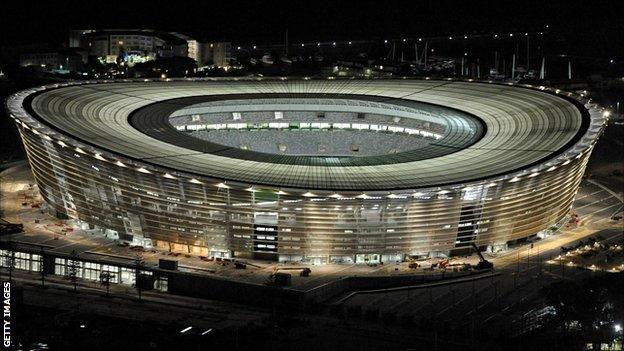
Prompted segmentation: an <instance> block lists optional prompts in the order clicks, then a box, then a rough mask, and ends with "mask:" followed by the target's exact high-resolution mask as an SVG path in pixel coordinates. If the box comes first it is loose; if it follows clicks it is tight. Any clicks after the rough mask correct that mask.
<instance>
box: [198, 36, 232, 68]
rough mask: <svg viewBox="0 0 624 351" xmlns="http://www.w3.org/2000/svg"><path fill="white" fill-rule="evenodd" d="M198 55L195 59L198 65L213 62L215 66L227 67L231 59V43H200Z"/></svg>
mask: <svg viewBox="0 0 624 351" xmlns="http://www.w3.org/2000/svg"><path fill="white" fill-rule="evenodd" d="M198 49H199V53H200V56H199V57H198V59H196V60H195V61H197V64H198V65H199V66H203V65H205V64H213V65H215V66H217V67H228V66H229V65H230V61H231V60H232V44H231V43H229V42H220V43H200V45H199V47H198Z"/></svg>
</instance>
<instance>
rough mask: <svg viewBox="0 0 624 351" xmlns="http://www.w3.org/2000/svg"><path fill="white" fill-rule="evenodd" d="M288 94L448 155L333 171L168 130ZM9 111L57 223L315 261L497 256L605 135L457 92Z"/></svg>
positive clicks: (324, 162) (496, 91)
mask: <svg viewBox="0 0 624 351" xmlns="http://www.w3.org/2000/svg"><path fill="white" fill-rule="evenodd" d="M285 97H289V98H290V99H291V101H290V102H289V103H291V102H292V99H304V100H305V101H303V100H302V101H303V102H302V103H309V101H308V100H310V99H314V98H318V99H334V100H335V101H338V102H335V101H334V102H327V101H324V102H322V103H323V104H325V105H327V104H335V105H336V106H338V105H340V104H343V103H342V102H341V101H342V100H345V99H347V97H351V98H350V100H359V101H361V104H359V105H360V107H359V108H361V109H364V110H366V108H387V109H394V110H397V111H399V110H401V111H403V110H405V111H403V112H401V111H399V112H395V114H396V113H406V114H409V113H420V114H421V117H422V118H423V119H425V120H426V119H429V121H430V122H432V123H438V124H439V125H443V126H444V127H445V130H444V135H443V136H442V137H441V138H440V143H439V144H438V145H437V146H436V145H434V146H435V147H437V148H438V149H439V148H441V147H447V148H454V149H453V150H452V152H439V154H436V152H438V151H437V150H438V149H435V150H434V149H431V148H434V146H428V147H429V148H430V149H431V150H433V151H432V152H433V153H432V155H433V156H432V157H418V155H417V154H418V153H417V152H412V153H408V152H406V153H399V154H397V155H388V156H386V157H383V158H381V159H380V158H379V157H377V158H371V159H368V158H367V157H362V158H358V157H355V158H351V159H344V160H345V161H344V162H340V161H335V159H334V158H332V157H319V156H315V157H313V158H309V159H306V158H298V159H295V158H287V157H283V156H281V155H270V154H269V155H267V154H266V153H253V152H244V151H245V150H239V149H232V148H227V149H224V148H219V147H214V145H211V144H206V145H205V146H203V147H204V149H202V150H198V149H197V148H196V147H193V146H189V145H190V144H189V143H187V142H188V140H186V141H184V140H182V139H184V138H182V139H180V138H177V137H176V136H175V134H172V133H171V130H175V129H174V128H172V127H171V125H170V124H168V122H167V121H168V118H173V117H175V116H176V114H177V115H180V114H183V112H180V111H185V110H189V111H190V110H193V109H197V108H200V110H201V108H209V107H210V106H209V105H210V101H226V102H227V101H231V100H235V99H241V98H242V99H260V98H262V99H264V100H265V101H264V102H263V103H265V104H267V102H266V100H267V99H269V102H268V104H270V103H271V101H270V99H273V98H274V99H277V100H276V101H275V102H276V103H278V102H279V99H283V98H285ZM306 99H307V100H306ZM6 103H7V108H8V110H9V113H10V115H11V116H12V117H13V118H14V119H15V121H16V123H17V126H18V129H19V131H20V133H21V136H22V140H23V142H24V146H25V148H26V151H27V154H28V159H29V162H30V164H31V166H32V171H33V174H34V176H35V179H36V182H37V184H38V186H39V189H40V191H41V194H42V196H43V198H44V199H45V201H46V203H47V204H48V205H49V206H50V207H51V208H52V209H53V210H54V211H56V212H58V213H63V214H67V215H68V216H69V217H71V218H77V219H80V220H82V221H85V222H88V223H90V224H93V225H97V226H99V227H101V228H106V229H109V230H111V231H113V232H116V233H117V234H118V235H119V237H120V238H121V239H124V240H128V241H134V242H135V243H139V244H146V243H152V244H154V245H156V246H161V247H171V248H173V249H176V250H187V251H188V252H191V253H197V254H209V255H225V256H227V255H234V256H242V257H252V256H254V255H256V254H258V255H256V256H257V257H268V258H273V259H277V258H278V257H279V258H280V259H285V260H286V259H293V260H295V259H301V258H315V259H318V260H320V261H321V262H327V261H335V260H339V261H344V260H347V261H349V260H352V259H355V260H360V258H361V257H364V256H366V258H367V259H368V258H369V256H370V257H372V256H375V257H377V256H378V257H379V259H381V260H386V261H389V260H399V259H402V258H403V257H404V255H407V254H417V253H423V252H431V251H440V252H449V251H452V250H454V249H457V248H462V247H465V246H468V245H470V243H472V242H475V243H476V244H477V245H479V246H483V245H499V244H501V245H504V244H505V243H507V242H509V241H512V240H516V239H520V238H524V237H527V236H530V235H533V234H536V233H538V232H540V231H542V230H545V229H549V228H551V227H552V226H554V225H557V224H558V223H561V221H562V220H563V219H564V218H565V217H566V215H567V214H568V211H569V210H570V207H571V205H572V201H573V199H574V196H575V194H576V191H577V189H578V186H579V183H580V181H581V177H582V175H583V173H584V170H585V166H586V164H587V162H588V159H589V156H590V154H591V150H592V147H593V145H594V144H595V142H596V140H597V139H598V137H599V136H600V134H601V133H602V131H603V128H604V126H605V123H606V117H605V114H603V111H602V110H601V109H600V108H599V107H598V106H595V105H593V104H592V103H591V102H590V101H587V99H586V98H584V97H583V96H576V95H573V94H570V93H563V92H560V91H559V90H556V91H555V90H553V89H549V88H545V87H530V86H524V85H521V86H515V85H510V84H492V83H489V84H488V83H487V82H472V81H460V80H444V81H437V80H429V79H423V80H307V79H297V80H292V79H262V80H257V79H254V80H251V79H250V80H244V79H238V80H223V79H206V80H200V79H196V80H190V79H186V80H155V81H144V80H140V81H138V80H134V81H123V82H119V81H115V82H113V81H110V82H107V81H97V82H79V83H64V84H55V85H51V86H44V87H40V88H36V89H31V90H26V91H22V92H20V93H17V94H15V95H13V96H11V97H10V98H9V99H7V101H6ZM320 103H321V102H319V104H320ZM367 104H368V105H367ZM371 104H372V105H371ZM343 105H344V104H343ZM367 106H368V107H367ZM388 106H390V107H388ZM392 106H394V107H392ZM271 108H275V107H274V106H272V107H271ZM281 108H282V109H284V108H285V109H287V108H288V107H284V104H282V107H281ZM323 108H324V109H327V108H331V106H330V107H327V106H324V107H323ZM336 108H338V107H336ZM402 109H403V110H402ZM409 109H412V110H409ZM146 111H148V112H149V113H147V112H146ZM410 111H411V112H410ZM414 111H416V112H414ZM449 111H450V112H449ZM453 111H455V112H453ZM196 112H197V110H196ZM189 113H190V112H189ZM141 115H142V116H141ZM163 116H164V117H163ZM172 116H173V117H172ZM405 116H407V117H406V118H409V115H405ZM163 121H164V122H163ZM470 121H473V122H474V121H478V123H476V122H475V123H473V122H470ZM475 128H477V129H479V131H476V130H475ZM466 131H472V133H477V132H478V133H481V134H479V135H478V138H477V137H473V136H472V135H473V134H470V135H468V134H466V133H465V132H466ZM474 135H477V134H474ZM462 138H463V139H462ZM458 140H459V141H458ZM198 142H199V141H198ZM445 143H447V144H445ZM432 145H433V143H432ZM427 150H429V149H427ZM427 152H429V151H427ZM356 159H357V160H356ZM349 160H351V161H349ZM353 160H356V161H357V162H355V161H354V162H352V161H353ZM362 255H364V256H362Z"/></svg>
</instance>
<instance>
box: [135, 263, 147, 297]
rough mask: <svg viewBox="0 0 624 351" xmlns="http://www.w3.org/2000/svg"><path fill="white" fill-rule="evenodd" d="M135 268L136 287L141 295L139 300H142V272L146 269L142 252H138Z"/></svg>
mask: <svg viewBox="0 0 624 351" xmlns="http://www.w3.org/2000/svg"><path fill="white" fill-rule="evenodd" d="M134 267H135V272H134V277H135V278H134V287H135V288H136V290H137V293H138V294H139V300H141V292H142V291H143V286H141V271H142V270H143V269H144V268H145V259H144V258H143V253H142V252H137V254H136V257H135V259H134Z"/></svg>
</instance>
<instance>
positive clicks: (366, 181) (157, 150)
mask: <svg viewBox="0 0 624 351" xmlns="http://www.w3.org/2000/svg"><path fill="white" fill-rule="evenodd" d="M244 94H254V96H270V94H292V95H293V96H296V95H297V94H305V95H307V96H313V95H316V94H323V96H324V97H331V96H332V95H341V96H346V95H353V96H360V97H361V96H368V97H373V98H377V99H379V98H381V99H382V100H384V101H386V100H387V101H389V103H391V102H392V101H394V100H393V99H400V100H403V101H418V102H422V103H428V104H434V105H439V106H447V107H449V108H452V109H456V110H459V111H463V112H465V113H466V114H469V115H471V116H475V117H476V118H477V119H478V120H480V121H481V122H482V123H483V125H484V126H485V131H484V133H483V135H482V136H481V137H480V139H479V140H477V141H476V142H475V143H473V144H471V145H470V146H467V147H465V148H463V149H460V150H456V151H455V152H452V153H450V154H446V155H444V156H440V157H434V158H426V159H419V160H415V161H408V162H395V163H386V164H373V165H367V164H362V165H351V164H335V165H332V164H320V165H319V164H312V165H308V164H296V163H293V164H291V163H287V162H286V163H284V162H274V161H273V160H270V159H262V158H258V159H254V158H253V157H241V156H240V155H236V154H227V155H226V156H224V155H221V154H219V153H218V152H212V153H210V152H209V153H206V152H201V151H197V150H192V149H190V148H186V147H181V146H178V145H173V144H171V143H167V142H165V141H163V140H159V139H156V138H154V137H152V136H150V135H148V134H145V133H143V132H141V131H139V130H137V129H136V128H135V127H134V126H133V125H132V124H131V123H130V121H129V120H130V117H131V115H133V113H134V112H135V111H137V110H139V109H142V108H145V107H147V106H158V104H160V103H163V102H166V101H168V100H170V101H174V100H172V99H188V98H194V97H202V98H201V99H205V97H207V96H225V95H237V96H238V95H244ZM267 94H269V95H267ZM31 99H32V100H31ZM25 105H26V108H27V110H28V109H31V108H32V110H31V111H30V112H31V114H34V115H35V116H34V117H35V118H36V119H38V120H40V121H42V122H44V123H45V124H46V125H48V126H50V127H52V128H53V129H55V130H56V131H58V132H59V133H61V134H63V135H65V136H66V137H69V138H70V140H71V138H75V139H77V140H79V141H80V142H82V143H86V144H89V145H92V146H93V147H95V148H96V149H98V150H105V151H108V152H110V153H112V154H114V155H120V156H121V157H127V158H131V159H134V160H138V161H141V162H144V163H148V164H151V165H154V166H159V167H165V168H167V169H170V170H178V171H181V172H187V173H192V174H195V175H200V176H205V177H210V178H214V179H218V180H223V181H233V182H241V183H249V184H257V185H267V186H272V187H284V188H299V189H310V190H312V189H321V190H353V191H356V190H362V191H363V190H393V189H412V188H422V187H434V186H438V185H448V184H454V183H466V182H470V181H474V180H480V179H486V178H490V177H492V176H494V175H502V174H508V173H511V172H516V171H518V170H523V169H528V168H530V167H544V166H545V165H546V163H547V161H549V160H552V159H554V158H556V156H557V155H561V154H563V153H564V152H566V153H567V152H570V150H572V149H573V148H574V147H575V144H578V143H579V141H581V140H582V139H583V140H584V138H583V136H584V135H585V134H586V133H587V130H588V128H589V129H590V130H594V131H595V130H596V129H595V128H593V126H594V124H596V125H599V124H601V123H602V121H593V120H590V116H589V113H587V111H586V110H585V109H584V108H583V107H582V106H581V105H580V104H578V103H574V102H573V101H572V100H571V99H566V98H563V97H559V96H557V95H555V94H549V93H545V92H541V91H538V90H535V89H526V88H520V87H513V86H507V85H500V84H485V83H473V82H470V83H469V82H463V81H435V80H348V81H341V80H323V81H320V80H261V81H256V80H236V81H234V80H227V81H182V80H181V81H169V82H168V81H158V82H128V83H98V84H78V85H69V86H66V87H59V88H57V89H49V90H43V91H42V92H40V93H39V94H37V95H35V96H34V97H33V96H32V95H31V98H29V99H26V101H25ZM166 105H167V104H163V105H162V106H166ZM186 106H188V104H186V105H184V106H180V109H181V108H183V107H186ZM167 111H170V110H167ZM592 140H593V139H592ZM586 144H587V143H586ZM586 146H587V145H585V146H584V147H586ZM574 152H577V153H578V150H575V151H574ZM570 156H571V155H566V156H565V157H570Z"/></svg>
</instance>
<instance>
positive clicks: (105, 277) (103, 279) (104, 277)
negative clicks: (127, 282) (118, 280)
mask: <svg viewBox="0 0 624 351" xmlns="http://www.w3.org/2000/svg"><path fill="white" fill-rule="evenodd" d="M114 277H115V275H114V274H112V273H111V272H108V271H102V273H100V284H102V285H104V286H105V287H106V296H109V293H110V285H111V281H112V280H113V278H114Z"/></svg>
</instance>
